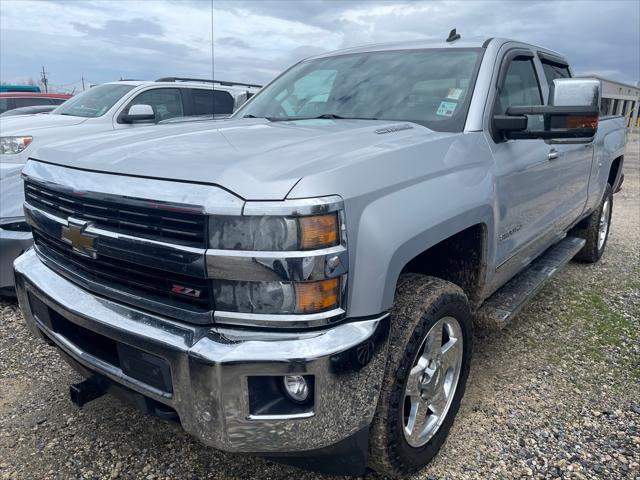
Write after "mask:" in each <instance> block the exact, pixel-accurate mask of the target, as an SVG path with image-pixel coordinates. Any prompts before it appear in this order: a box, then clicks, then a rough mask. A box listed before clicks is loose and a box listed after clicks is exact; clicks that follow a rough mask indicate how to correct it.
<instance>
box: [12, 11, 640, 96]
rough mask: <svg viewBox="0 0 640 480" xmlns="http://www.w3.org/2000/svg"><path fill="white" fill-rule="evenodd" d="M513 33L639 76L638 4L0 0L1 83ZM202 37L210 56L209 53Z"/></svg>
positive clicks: (169, 71)
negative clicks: (452, 33)
mask: <svg viewBox="0 0 640 480" xmlns="http://www.w3.org/2000/svg"><path fill="white" fill-rule="evenodd" d="M453 27H456V28H457V29H458V32H459V33H461V34H462V36H463V38H464V37H467V38H469V37H476V36H501V37H510V38H516V39H519V40H524V41H527V42H531V43H536V44H539V45H543V46H545V47H549V48H552V49H554V50H558V51H560V52H562V53H564V54H565V55H567V56H568V57H569V59H570V60H571V62H572V66H573V69H574V71H575V72H577V73H578V74H585V73H596V74H600V75H603V76H605V77H609V78H612V79H617V80H621V81H625V82H630V83H635V82H637V81H638V80H639V79H640V1H639V0H621V1H612V0H591V1H578V0H575V1H573V0H569V1H533V0H532V1H525V0H511V1H480V0H473V1H469V0H467V1H462V2H453V1H451V2H450V1H417V0H416V1H405V2H402V1H387V2H381V1H374V0H371V1H340V0H324V1H311V0H309V1H305V0H298V1H269V0H254V1H249V0H246V1H242V0H231V1H222V0H213V4H212V2H211V0H202V1H199V0H180V1H178V0H174V1H162V0H138V1H133V0H86V1H85V0H67V1H64V0H48V1H30V0H0V81H3V82H17V81H26V80H27V79H28V78H33V79H36V80H37V79H38V78H39V71H40V69H41V68H42V66H43V65H44V66H45V68H46V70H47V72H49V81H50V83H51V84H52V85H54V86H56V87H58V89H69V88H73V86H78V85H79V84H80V79H81V77H83V76H84V78H85V79H86V81H87V82H90V83H99V82H105V81H110V80H117V79H119V78H121V77H124V78H138V79H155V78H158V77H161V76H169V75H174V76H193V77H204V78H211V75H212V56H213V70H214V72H215V77H216V78H217V79H223V80H227V79H228V80H235V81H245V82H258V83H264V82H267V81H268V80H270V79H271V78H273V77H274V76H275V75H276V74H277V73H278V72H279V71H281V70H282V69H283V68H285V67H287V66H289V65H291V64H292V63H293V62H295V61H297V60H299V59H301V58H304V57H306V56H309V55H313V54H315V53H319V52H323V51H327V50H334V49H337V48H341V47H345V46H352V45H359V44H365V43H372V42H386V41H394V40H404V39H415V38H432V39H435V40H441V39H444V38H445V37H446V34H447V33H448V31H449V30H450V29H451V28H453ZM212 40H213V55H212Z"/></svg>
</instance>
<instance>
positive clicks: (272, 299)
mask: <svg viewBox="0 0 640 480" xmlns="http://www.w3.org/2000/svg"><path fill="white" fill-rule="evenodd" d="M213 295H214V297H215V300H216V308H217V309H219V310H223V311H227V312H241V313H261V314H285V315H286V314H310V313H320V312H326V311H328V310H333V309H335V308H338V306H339V305H340V279H339V278H330V279H327V280H321V281H317V282H242V281H233V280H214V282H213Z"/></svg>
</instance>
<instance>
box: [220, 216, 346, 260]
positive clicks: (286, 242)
mask: <svg viewBox="0 0 640 480" xmlns="http://www.w3.org/2000/svg"><path fill="white" fill-rule="evenodd" d="M339 238H340V235H339V231H338V214H337V212H333V213H328V214H324V215H309V216H304V217H281V216H247V217H232V216H213V217H211V220H210V222H209V246H210V247H211V248H215V249H222V250H252V251H290V250H314V249H318V248H325V247H332V246H334V245H337V244H338V242H339Z"/></svg>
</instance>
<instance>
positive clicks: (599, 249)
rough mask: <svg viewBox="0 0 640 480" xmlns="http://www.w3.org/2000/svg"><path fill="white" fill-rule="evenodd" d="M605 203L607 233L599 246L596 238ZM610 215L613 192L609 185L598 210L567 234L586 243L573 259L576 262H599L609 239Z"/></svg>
mask: <svg viewBox="0 0 640 480" xmlns="http://www.w3.org/2000/svg"><path fill="white" fill-rule="evenodd" d="M607 202H609V207H608V208H609V214H608V220H607V222H606V227H607V231H606V234H605V237H604V242H602V243H601V244H600V245H599V244H598V243H599V242H598V238H599V235H600V219H601V217H602V211H603V210H604V206H605V204H606V203H607ZM612 213H613V192H612V189H611V185H609V184H607V186H606V187H605V190H604V195H603V196H602V201H601V202H600V205H598V208H596V209H595V210H594V211H593V212H592V213H591V215H589V216H588V217H587V218H585V219H584V220H583V221H582V222H580V224H579V225H578V226H577V227H575V228H574V229H573V230H572V231H571V232H570V233H569V234H570V235H573V236H575V237H579V238H584V239H585V240H586V242H587V243H585V245H584V247H582V250H580V251H579V252H578V253H577V254H576V256H575V257H574V258H575V259H576V260H580V261H582V262H587V263H595V262H597V261H598V260H600V257H602V254H603V253H604V249H605V248H606V246H607V240H608V239H609V231H610V229H611V217H612Z"/></svg>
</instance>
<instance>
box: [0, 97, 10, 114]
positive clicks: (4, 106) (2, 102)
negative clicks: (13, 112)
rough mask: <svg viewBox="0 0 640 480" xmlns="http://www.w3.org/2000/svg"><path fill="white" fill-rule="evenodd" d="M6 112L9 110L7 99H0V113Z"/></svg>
mask: <svg viewBox="0 0 640 480" xmlns="http://www.w3.org/2000/svg"><path fill="white" fill-rule="evenodd" d="M7 110H9V99H8V98H0V113H2V112H6V111H7Z"/></svg>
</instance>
